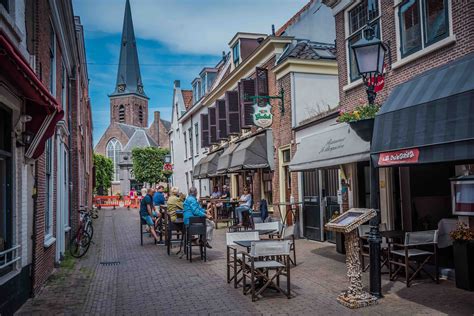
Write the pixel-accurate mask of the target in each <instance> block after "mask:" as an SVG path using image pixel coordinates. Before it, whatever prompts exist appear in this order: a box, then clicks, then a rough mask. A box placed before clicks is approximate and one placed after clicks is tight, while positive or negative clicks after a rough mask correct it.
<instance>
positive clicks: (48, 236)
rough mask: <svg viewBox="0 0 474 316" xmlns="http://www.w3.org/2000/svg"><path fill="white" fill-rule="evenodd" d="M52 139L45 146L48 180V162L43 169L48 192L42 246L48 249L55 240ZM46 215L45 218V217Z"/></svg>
mask: <svg viewBox="0 0 474 316" xmlns="http://www.w3.org/2000/svg"><path fill="white" fill-rule="evenodd" d="M54 143H55V141H54V137H51V138H49V139H48V140H47V144H46V151H49V164H50V167H51V173H50V174H49V178H48V175H47V173H48V170H47V168H48V161H46V164H45V167H46V170H45V175H46V179H45V180H46V181H47V186H46V188H48V190H47V191H46V195H47V203H45V210H44V217H45V219H44V246H45V247H49V246H51V245H52V244H53V243H54V242H55V241H56V239H55V238H54V231H53V226H54V222H53V218H54V216H53V214H54V212H53V211H54V205H53V191H54V188H53V187H54V177H55V174H54V156H55V155H54V153H55V151H54V147H55V146H54ZM46 159H48V152H46ZM48 182H49V183H48ZM46 215H47V216H46Z"/></svg>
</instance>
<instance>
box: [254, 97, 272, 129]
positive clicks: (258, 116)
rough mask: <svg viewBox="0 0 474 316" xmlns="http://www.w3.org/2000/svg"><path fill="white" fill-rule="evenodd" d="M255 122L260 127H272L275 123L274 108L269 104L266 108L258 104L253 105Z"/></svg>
mask: <svg viewBox="0 0 474 316" xmlns="http://www.w3.org/2000/svg"><path fill="white" fill-rule="evenodd" d="M253 107H254V112H253V122H254V124H255V125H257V126H258V127H263V128H266V127H270V126H271V125H272V122H273V115H272V111H271V109H272V107H271V105H270V103H267V105H265V106H259V105H258V103H255V104H254V105H253Z"/></svg>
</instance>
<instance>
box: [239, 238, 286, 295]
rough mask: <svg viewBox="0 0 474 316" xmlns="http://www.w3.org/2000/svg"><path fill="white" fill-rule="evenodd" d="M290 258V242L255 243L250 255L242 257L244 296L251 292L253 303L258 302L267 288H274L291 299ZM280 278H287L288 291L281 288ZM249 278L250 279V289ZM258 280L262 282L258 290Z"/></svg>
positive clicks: (245, 254) (244, 254)
mask: <svg viewBox="0 0 474 316" xmlns="http://www.w3.org/2000/svg"><path fill="white" fill-rule="evenodd" d="M289 256H290V241H289V240H269V241H253V242H252V243H251V248H250V253H243V256H242V259H243V262H242V265H243V270H242V274H243V293H244V295H246V294H248V293H249V292H250V293H251V295H252V301H256V300H257V298H258V296H259V295H261V294H262V293H263V291H264V290H265V289H266V288H268V287H269V286H272V287H273V288H274V289H276V290H277V291H278V292H280V293H282V294H284V295H286V297H287V298H291V290H290V260H289ZM278 259H280V260H278ZM271 271H274V274H273V275H270V272H271ZM280 276H285V277H286V291H284V290H283V289H282V288H281V287H280ZM247 278H250V288H249V289H247ZM257 280H260V282H261V284H260V287H259V288H258V289H257V284H256V282H257Z"/></svg>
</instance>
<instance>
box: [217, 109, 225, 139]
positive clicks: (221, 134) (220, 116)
mask: <svg viewBox="0 0 474 316" xmlns="http://www.w3.org/2000/svg"><path fill="white" fill-rule="evenodd" d="M216 110H217V113H216V114H217V140H224V139H227V125H228V124H227V110H226V104H225V100H217V101H216Z"/></svg>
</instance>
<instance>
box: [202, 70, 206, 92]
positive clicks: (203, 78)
mask: <svg viewBox="0 0 474 316" xmlns="http://www.w3.org/2000/svg"><path fill="white" fill-rule="evenodd" d="M206 77H207V73H204V74H203V75H202V76H201V95H202V96H204V95H205V94H206V92H207V80H206Z"/></svg>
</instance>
